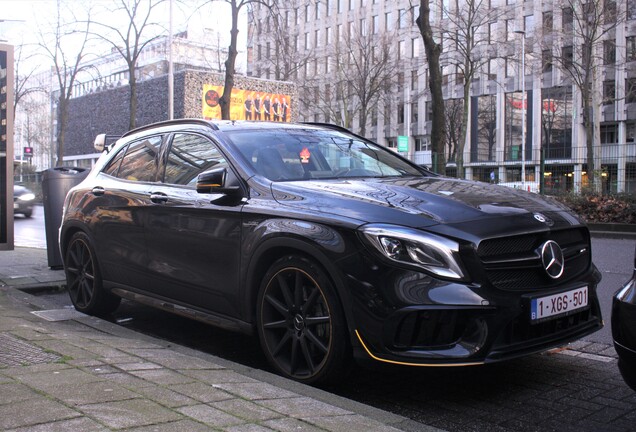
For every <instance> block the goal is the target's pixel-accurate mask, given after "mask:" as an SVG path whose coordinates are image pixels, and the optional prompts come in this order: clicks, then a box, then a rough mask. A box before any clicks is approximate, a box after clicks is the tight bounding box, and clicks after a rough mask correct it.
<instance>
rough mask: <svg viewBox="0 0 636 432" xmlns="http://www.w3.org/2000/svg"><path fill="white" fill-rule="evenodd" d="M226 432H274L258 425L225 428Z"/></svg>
mask: <svg viewBox="0 0 636 432" xmlns="http://www.w3.org/2000/svg"><path fill="white" fill-rule="evenodd" d="M223 430H224V431H225V432H272V430H273V429H270V428H267V427H265V426H261V425H256V424H244V425H238V426H230V427H224V428H223Z"/></svg>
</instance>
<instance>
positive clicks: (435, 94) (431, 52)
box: [416, 0, 446, 174]
mask: <svg viewBox="0 0 636 432" xmlns="http://www.w3.org/2000/svg"><path fill="white" fill-rule="evenodd" d="M430 14H431V10H430V8H429V2H428V0H420V16H419V17H417V20H416V23H417V26H418V28H419V30H420V33H421V35H422V39H423V40H424V48H425V49H426V57H427V59H428V69H429V78H428V86H429V89H430V91H431V103H432V104H433V119H432V120H433V122H432V123H433V124H432V129H431V147H432V149H433V171H434V172H436V173H441V174H445V171H446V158H445V155H444V147H445V144H446V114H445V107H444V96H443V95H442V69H441V67H440V62H439V57H440V54H441V52H442V47H441V46H440V45H439V44H438V43H436V42H435V40H434V39H433V29H432V27H431V22H430Z"/></svg>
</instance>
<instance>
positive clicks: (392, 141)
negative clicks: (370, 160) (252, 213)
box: [386, 138, 397, 149]
mask: <svg viewBox="0 0 636 432" xmlns="http://www.w3.org/2000/svg"><path fill="white" fill-rule="evenodd" d="M386 146H387V147H388V148H390V149H395V148H397V138H387V139H386Z"/></svg>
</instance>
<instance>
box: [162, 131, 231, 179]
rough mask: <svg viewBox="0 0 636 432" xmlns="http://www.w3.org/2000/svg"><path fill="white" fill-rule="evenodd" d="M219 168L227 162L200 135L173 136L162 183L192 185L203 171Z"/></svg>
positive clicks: (215, 148)
mask: <svg viewBox="0 0 636 432" xmlns="http://www.w3.org/2000/svg"><path fill="white" fill-rule="evenodd" d="M219 167H227V161H226V160H225V158H224V157H223V155H222V154H221V152H220V151H219V149H218V148H217V146H216V145H215V144H214V143H213V142H212V141H210V140H209V139H208V138H206V137H204V136H201V135H195V134H184V133H179V134H175V136H174V138H173V140H172V146H171V147H170V153H169V154H168V160H167V163H166V173H165V177H164V182H165V183H171V184H179V185H193V184H195V183H196V181H197V176H198V175H199V174H201V173H202V172H203V171H207V170H209V169H212V168H219Z"/></svg>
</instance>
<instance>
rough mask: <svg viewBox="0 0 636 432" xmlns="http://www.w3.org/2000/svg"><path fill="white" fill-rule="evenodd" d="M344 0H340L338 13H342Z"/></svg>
mask: <svg viewBox="0 0 636 432" xmlns="http://www.w3.org/2000/svg"><path fill="white" fill-rule="evenodd" d="M343 1H344V0H338V13H342V2H343Z"/></svg>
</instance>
